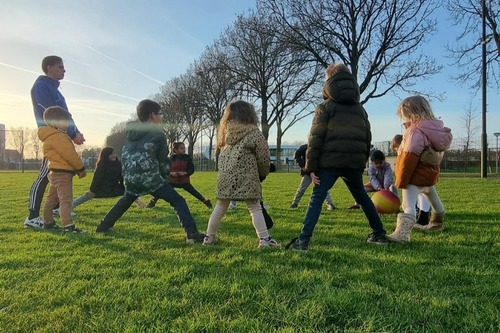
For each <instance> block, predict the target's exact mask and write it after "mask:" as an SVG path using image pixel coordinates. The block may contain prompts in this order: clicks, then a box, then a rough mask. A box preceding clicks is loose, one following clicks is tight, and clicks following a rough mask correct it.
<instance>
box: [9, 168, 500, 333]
mask: <svg viewBox="0 0 500 333" xmlns="http://www.w3.org/2000/svg"><path fill="white" fill-rule="evenodd" d="M35 175H36V174H35V173H25V174H20V173H0V184H2V187H1V189H0V211H1V215H0V332H499V331H500V324H499V317H500V313H499V309H500V273H499V272H500V271H499V269H500V262H499V254H500V251H499V244H498V242H499V234H500V224H499V222H500V212H499V210H500V179H499V178H496V179H488V180H482V179H479V178H475V177H464V176H463V175H444V176H443V177H442V179H441V182H440V183H439V184H438V187H437V188H438V192H439V194H440V196H441V198H442V200H443V202H444V204H445V207H446V209H447V216H446V230H445V231H444V232H440V233H432V234H430V233H428V234H424V233H421V232H418V231H414V232H413V234H412V241H411V243H409V244H404V245H399V244H390V245H388V246H377V245H370V244H367V243H365V239H366V236H367V235H368V233H369V232H370V230H369V228H368V223H367V221H366V220H365V218H364V216H363V213H362V212H360V211H349V210H347V207H348V206H350V205H351V204H352V198H351V197H350V196H349V194H348V193H347V190H346V187H345V186H344V184H343V183H341V182H340V183H337V184H336V185H335V187H334V189H333V191H332V196H333V199H334V201H335V203H336V205H337V207H338V209H337V210H335V211H326V210H324V211H323V212H322V215H321V217H320V221H319V223H318V226H317V228H316V230H315V234H314V237H313V242H312V243H311V245H310V250H309V252H307V253H298V252H292V251H285V250H284V249H280V250H275V249H264V250H262V249H258V248H257V243H258V240H257V237H256V236H255V232H254V230H253V228H252V225H251V222H250V217H249V214H248V212H247V211H246V209H245V208H244V207H243V206H242V205H240V207H239V208H238V209H237V210H236V211H235V212H232V213H228V214H227V215H226V217H225V219H224V220H223V223H222V224H221V228H220V234H219V238H220V242H219V243H218V244H217V245H215V246H212V247H207V246H202V245H198V244H196V245H187V244H185V242H184V234H183V231H182V229H181V228H180V227H179V225H178V222H177V220H176V217H175V215H174V214H173V211H172V209H171V208H170V207H169V206H168V205H167V204H166V203H165V202H159V203H158V205H157V207H156V208H154V209H147V210H146V209H143V210H141V209H139V208H137V207H135V206H133V207H131V209H130V210H129V211H128V212H127V213H126V214H125V215H124V217H123V218H122V219H121V220H120V221H118V223H117V224H116V226H115V228H114V229H115V230H114V231H113V232H112V233H110V234H108V235H101V234H96V233H95V232H94V229H95V227H96V226H97V224H98V223H99V221H100V218H101V217H102V216H103V215H104V214H105V213H106V212H107V210H108V209H109V208H110V207H111V206H112V204H113V203H114V202H115V201H116V199H95V200H92V201H90V202H88V203H86V204H84V205H82V206H80V207H78V208H77V209H76V210H75V211H76V213H77V214H78V216H77V217H76V218H75V224H77V226H78V227H80V228H82V229H85V230H88V234H86V235H64V234H62V233H57V232H47V231H33V230H29V229H25V228H23V221H24V218H25V217H26V213H27V194H28V189H29V186H30V185H31V182H32V180H33V179H34V177H35ZM91 178H92V175H91V174H90V175H89V176H88V177H87V178H85V179H82V180H78V179H76V178H75V182H74V183H75V185H74V192H75V196H76V195H80V194H83V193H84V192H85V191H86V190H87V188H88V186H89V183H90V180H91ZM215 179H216V174H215V173H208V172H205V173H204V172H199V173H196V174H195V176H194V177H193V178H192V181H193V183H194V185H195V186H196V187H197V188H198V189H199V190H200V192H201V193H203V194H204V195H206V196H208V197H210V198H212V200H213V196H214V187H215ZM298 182H299V176H298V175H297V174H281V173H278V174H271V175H270V176H269V178H268V179H267V180H266V181H265V183H264V185H263V187H264V196H265V201H266V203H267V204H268V205H269V206H270V209H269V213H270V214H271V215H272V216H273V218H274V221H275V227H274V228H273V229H272V230H271V231H272V235H273V237H275V238H276V239H277V240H278V241H280V242H281V243H282V245H285V244H286V243H287V242H288V241H289V240H290V239H291V238H293V237H296V236H297V234H298V232H299V231H300V228H301V224H302V219H303V217H304V214H305V210H306V206H307V201H308V200H307V199H308V196H309V194H310V190H308V192H307V193H306V196H305V197H304V198H303V200H302V202H301V203H300V206H299V209H298V210H289V209H288V206H289V204H290V202H291V199H292V197H293V194H294V192H295V189H296V186H297V185H298ZM180 193H181V194H182V195H184V196H185V197H186V199H187V201H188V204H189V206H190V208H191V210H192V213H193V215H194V217H195V220H196V221H197V224H198V227H199V229H200V230H202V231H204V230H205V228H206V225H207V222H208V217H209V214H210V211H209V210H207V209H206V207H205V206H204V205H203V204H202V203H200V202H198V201H196V200H195V199H194V198H192V197H190V196H188V195H187V194H186V193H185V192H182V191H181V192H180ZM144 199H147V197H144ZM382 218H383V222H384V224H385V226H386V229H387V231H389V232H391V231H392V230H393V229H394V226H395V216H394V215H392V216H389V215H384V216H383V217H382Z"/></svg>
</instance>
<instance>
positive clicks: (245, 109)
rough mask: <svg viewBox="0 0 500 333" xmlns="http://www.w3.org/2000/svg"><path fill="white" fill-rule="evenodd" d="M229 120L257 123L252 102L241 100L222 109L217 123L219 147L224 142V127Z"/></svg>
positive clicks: (241, 122)
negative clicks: (218, 123) (221, 114)
mask: <svg viewBox="0 0 500 333" xmlns="http://www.w3.org/2000/svg"><path fill="white" fill-rule="evenodd" d="M229 122H236V123H240V124H251V125H257V124H258V122H259V119H258V118H257V113H256V112H255V108H254V107H253V105H252V104H250V103H248V102H245V101H241V100H240V101H235V102H231V103H229V104H228V105H227V106H226V109H225V110H224V115H223V116H222V119H221V121H220V125H219V132H218V140H217V146H218V147H219V148H220V147H223V146H224V145H225V144H226V142H225V141H226V140H225V139H226V128H227V124H228V123H229Z"/></svg>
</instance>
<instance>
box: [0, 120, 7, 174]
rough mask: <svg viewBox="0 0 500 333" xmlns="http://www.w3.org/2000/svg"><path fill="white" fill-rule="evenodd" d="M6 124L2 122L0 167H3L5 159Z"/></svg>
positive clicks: (0, 125)
mask: <svg viewBox="0 0 500 333" xmlns="http://www.w3.org/2000/svg"><path fill="white" fill-rule="evenodd" d="M5 145H6V142H5V125H4V124H0V167H2V166H3V165H4V164H5V163H6V161H5Z"/></svg>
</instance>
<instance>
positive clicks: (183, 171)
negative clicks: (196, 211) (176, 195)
mask: <svg viewBox="0 0 500 333" xmlns="http://www.w3.org/2000/svg"><path fill="white" fill-rule="evenodd" d="M193 173H194V164H193V160H192V159H191V157H190V156H189V155H188V154H186V146H185V145H184V142H174V143H173V144H172V154H171V155H170V177H169V178H168V184H169V185H170V186H172V187H174V188H182V189H184V190H185V191H186V192H188V193H189V194H191V195H192V196H193V197H195V198H196V199H198V200H200V201H201V202H203V203H204V204H205V206H207V207H208V208H212V207H213V206H212V202H211V201H210V200H209V199H206V198H205V197H204V196H203V195H201V193H200V192H198V191H197V190H196V189H195V188H194V186H193V185H192V184H191V181H190V179H189V176H191V175H192V174H193ZM157 201H158V198H155V197H153V198H151V200H150V201H149V203H148V204H147V205H146V208H153V207H154V206H155V205H156V202H157Z"/></svg>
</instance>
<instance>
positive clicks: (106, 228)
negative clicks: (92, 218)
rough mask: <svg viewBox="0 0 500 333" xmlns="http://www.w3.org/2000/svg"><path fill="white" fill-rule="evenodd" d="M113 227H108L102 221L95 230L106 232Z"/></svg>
mask: <svg viewBox="0 0 500 333" xmlns="http://www.w3.org/2000/svg"><path fill="white" fill-rule="evenodd" d="M111 228H112V227H106V226H104V225H103V224H102V223H99V225H98V226H97V228H95V232H106V231H109V230H111Z"/></svg>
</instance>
